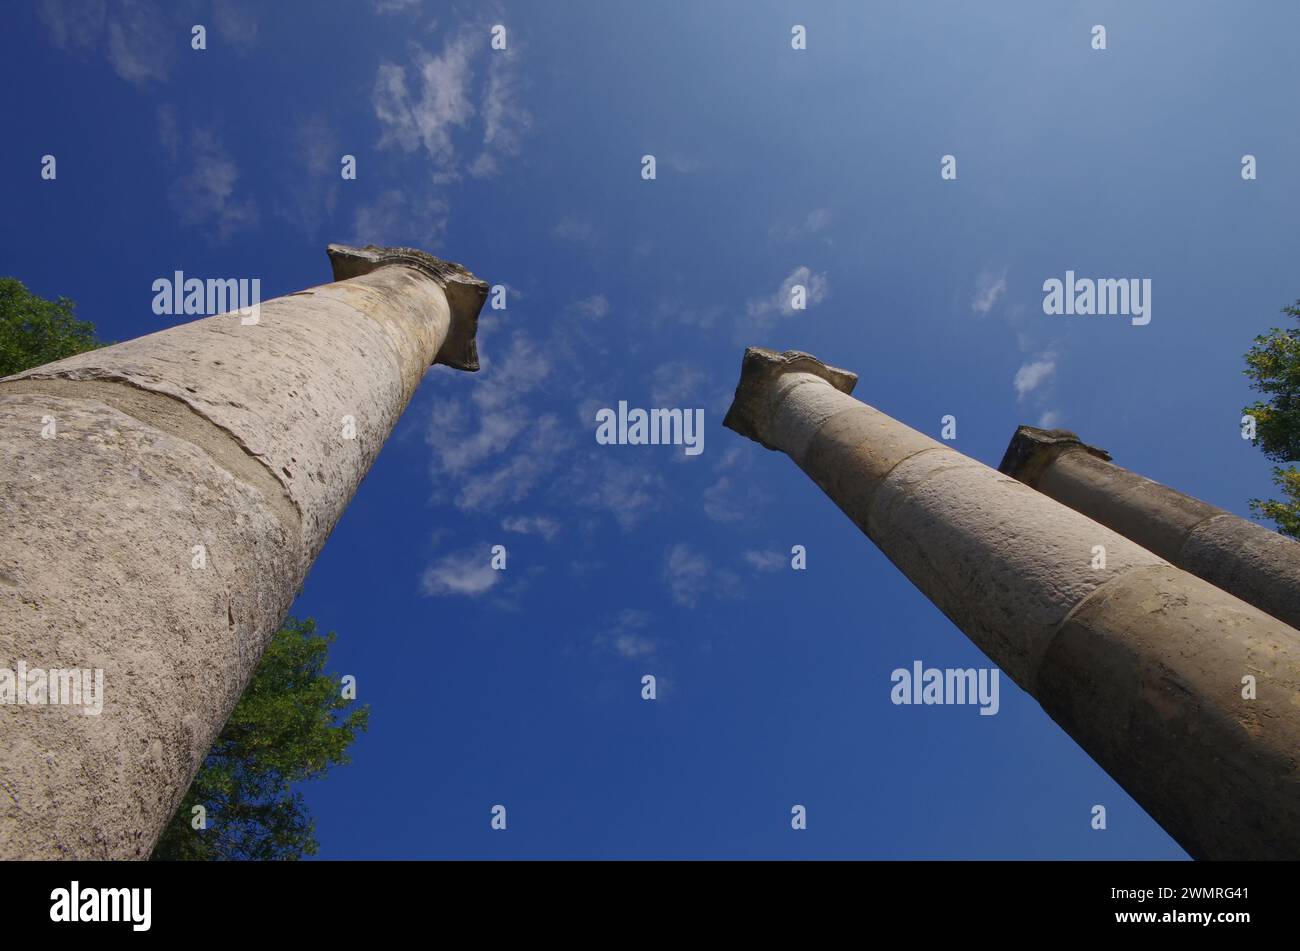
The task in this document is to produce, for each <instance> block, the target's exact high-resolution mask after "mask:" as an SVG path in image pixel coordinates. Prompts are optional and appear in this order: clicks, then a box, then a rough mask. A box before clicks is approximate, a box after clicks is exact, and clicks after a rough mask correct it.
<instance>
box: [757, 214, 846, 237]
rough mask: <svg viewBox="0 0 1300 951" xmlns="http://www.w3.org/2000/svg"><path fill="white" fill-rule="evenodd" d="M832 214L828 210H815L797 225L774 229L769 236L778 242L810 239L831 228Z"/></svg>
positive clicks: (769, 232)
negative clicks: (809, 237)
mask: <svg viewBox="0 0 1300 951" xmlns="http://www.w3.org/2000/svg"><path fill="white" fill-rule="evenodd" d="M830 223H831V213H830V210H829V209H827V208H814V209H813V210H812V211H810V212H808V215H807V217H805V218H804V220H803V221H802V222H800V223H799V224H796V225H788V226H786V227H777V226H774V227H772V228H771V229H770V230H769V231H768V234H769V235H770V236H771V237H772V238H775V239H776V240H778V241H793V240H795V239H796V238H803V237H808V236H811V235H814V234H818V233H820V232H822V231H825V230H826V229H827V228H828V227H830Z"/></svg>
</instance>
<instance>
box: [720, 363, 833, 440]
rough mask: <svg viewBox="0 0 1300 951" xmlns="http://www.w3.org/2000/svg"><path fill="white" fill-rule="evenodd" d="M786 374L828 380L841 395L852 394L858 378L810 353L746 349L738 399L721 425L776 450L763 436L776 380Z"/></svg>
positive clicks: (771, 407)
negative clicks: (807, 375)
mask: <svg viewBox="0 0 1300 951" xmlns="http://www.w3.org/2000/svg"><path fill="white" fill-rule="evenodd" d="M787 373H808V374H811V375H813V376H816V377H820V378H821V379H823V380H825V381H826V382H827V383H829V384H830V385H831V386H833V387H834V388H835V389H837V390H839V391H840V392H841V393H845V394H849V393H852V392H853V387H854V386H856V385H857V382H858V375H857V374H856V373H852V372H850V371H848V370H841V369H840V368H839V367H833V366H830V365H829V364H826V363H823V362H822V361H820V360H818V359H817V358H816V357H814V356H813V355H812V354H810V353H804V352H802V351H800V350H787V351H785V353H777V352H776V351H775V350H767V349H765V348H763V347H747V348H746V349H745V357H744V359H743V360H742V361H741V364H740V382H739V383H737V384H736V396H735V399H733V400H732V402H731V409H729V410H727V415H726V418H724V419H723V420H722V425H723V426H726V427H727V428H728V429H730V430H734V431H735V432H738V433H740V435H742V436H745V437H747V438H749V439H752V440H754V441H755V442H757V443H760V444H762V445H763V446H765V447H766V448H768V449H776V448H777V447H775V446H773V445H771V444H770V443H769V442H768V441H767V440H766V439H765V438H764V436H763V433H764V432H765V431H766V422H767V418H768V416H769V415H770V413H771V411H772V410H773V408H774V407H773V405H772V396H773V394H774V391H775V384H776V383H777V381H778V380H779V379H780V378H781V377H782V376H784V375H785V374H787Z"/></svg>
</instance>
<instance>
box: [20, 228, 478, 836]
mask: <svg viewBox="0 0 1300 951" xmlns="http://www.w3.org/2000/svg"><path fill="white" fill-rule="evenodd" d="M330 255H331V259H332V260H333V261H334V264H335V268H336V271H337V272H341V273H342V274H343V275H345V276H346V277H347V279H346V280H341V281H339V282H338V283H334V284H327V285H322V286H320V287H316V288H312V289H310V290H306V291H301V292H299V293H297V294H292V295H289V296H288V297H282V298H278V299H276V300H272V301H268V302H266V303H264V304H262V305H261V308H260V315H259V319H258V321H257V323H255V324H244V323H242V322H241V319H240V315H238V314H225V315H220V316H216V317H210V318H206V319H204V320H197V321H193V322H191V323H186V324H181V325H179V326H175V327H170V328H168V329H166V330H163V331H160V332H158V333H155V334H150V335H148V336H146V337H142V338H139V339H137V340H132V341H128V342H126V343H122V344H117V345H115V346H112V347H107V348H104V349H102V350H96V351H92V352H90V353H86V354H80V355H78V356H75V357H71V358H69V359H67V360H62V361H59V362H57V363H53V364H49V365H47V366H44V367H40V368H37V369H35V370H32V371H29V372H27V373H23V374H19V375H17V376H15V377H10V378H8V379H5V380H0V667H4V666H9V667H13V666H14V665H15V664H16V663H18V662H19V661H22V662H24V663H26V664H28V665H29V666H32V667H75V668H86V667H89V668H95V667H98V668H102V669H103V670H104V676H105V692H106V703H105V706H104V710H103V712H102V713H101V714H100V715H99V716H84V715H83V714H82V713H81V712H79V711H73V710H69V709H67V708H60V707H37V706H9V705H0V737H3V741H2V742H0V858H18V857H68V858H72V857H76V858H142V857H147V855H148V854H149V852H150V851H151V850H152V847H153V844H154V841H155V839H156V837H157V835H158V833H159V832H160V831H161V829H162V827H163V825H164V824H165V823H166V821H167V820H168V819H169V818H170V815H171V813H172V811H173V810H174V808H175V805H176V803H177V802H178V801H179V798H180V796H181V795H182V794H183V792H184V790H185V788H186V786H187V785H188V783H189V781H190V779H191V778H192V776H193V773H194V771H195V770H196V769H197V767H198V766H199V764H200V763H201V761H202V758H203V756H204V755H205V754H206V752H207V750H208V748H209V747H210V745H211V742H212V740H213V738H214V737H215V736H216V734H217V733H218V732H219V731H220V729H221V727H222V725H223V724H224V723H225V720H226V718H227V717H228V716H229V713H230V710H231V709H232V708H233V706H234V704H235V702H236V701H237V700H238V697H239V695H240V693H241V692H242V691H243V688H244V686H245V684H246V683H247V680H248V677H249V676H250V674H251V672H252V670H253V669H254V667H255V666H256V664H257V662H258V660H259V658H260V656H261V653H262V650H263V649H264V648H265V645H266V643H267V642H268V640H269V638H270V636H271V634H272V633H273V632H274V630H275V628H276V627H277V626H278V624H279V623H280V622H281V620H282V619H283V616H284V613H285V611H286V610H287V609H288V606H289V604H290V603H291V601H292V600H293V597H294V595H295V594H296V592H297V591H298V589H299V587H300V586H301V584H302V580H303V577H304V576H305V574H306V571H307V568H308V567H309V566H310V564H311V562H312V560H313V559H314V558H315V556H316V554H317V553H318V552H319V551H320V548H321V546H322V545H323V544H324V543H325V539H326V538H327V537H328V535H329V532H330V531H331V529H332V528H333V526H334V525H335V523H336V522H337V520H338V518H339V516H340V515H341V514H342V512H343V509H344V508H345V507H346V506H347V503H348V502H349V501H350V499H351V498H352V495H353V493H354V492H355V491H356V488H357V485H358V484H359V483H360V481H361V479H362V478H363V477H364V475H365V473H366V471H367V470H368V469H369V467H370V465H371V463H372V462H373V461H374V459H375V457H376V455H377V454H378V452H379V450H380V448H381V446H382V445H383V442H384V440H385V439H386V438H387V436H388V434H389V432H390V431H391V430H392V427H393V425H394V424H395V423H396V421H397V418H398V417H399V416H400V414H401V412H402V410H403V409H404V408H405V406H406V405H407V403H408V402H409V400H410V398H411V396H412V394H413V393H414V391H415V388H416V387H417V386H418V384H419V382H420V379H421V378H422V376H423V374H424V372H425V371H426V369H427V368H428V367H429V366H430V365H432V364H433V363H435V362H444V363H447V364H449V365H452V366H460V367H464V368H467V369H475V368H477V365H478V364H477V353H476V351H475V347H474V327H475V325H476V321H477V317H478V309H479V307H480V306H481V304H482V302H483V299H484V297H485V295H486V292H487V286H486V285H485V284H484V283H483V282H481V281H478V280H477V279H476V278H474V277H473V275H470V274H469V273H468V272H467V271H465V270H464V269H463V268H461V267H460V266H459V265H452V264H449V263H447V262H441V261H439V260H438V259H436V258H433V257H432V256H430V255H426V254H423V253H422V252H415V251H412V250H410V249H380V248H373V247H372V248H365V249H349V248H344V247H342V246H336V245H335V246H331V248H330ZM448 291H450V297H449V293H448ZM449 340H454V341H455V345H454V351H455V352H453V353H451V354H450V355H444V354H443V349H444V344H445V343H446V342H447V341H449ZM345 417H348V418H350V423H351V426H352V427H354V428H355V436H354V438H348V434H347V433H345V426H346V425H348V424H347V423H345ZM50 418H52V419H53V420H54V421H55V424H56V426H57V436H56V437H55V438H53V439H46V438H42V435H41V432H42V428H43V426H44V421H46V420H48V419H50ZM200 544H201V545H203V546H204V547H205V549H206V555H205V557H206V560H207V565H206V567H205V568H202V569H195V568H192V567H191V558H192V550H193V547H194V546H195V545H200Z"/></svg>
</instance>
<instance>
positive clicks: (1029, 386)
mask: <svg viewBox="0 0 1300 951" xmlns="http://www.w3.org/2000/svg"><path fill="white" fill-rule="evenodd" d="M1055 373H1056V354H1055V353H1053V352H1052V351H1051V350H1047V351H1044V352H1043V353H1041V354H1039V355H1038V356H1037V357H1035V358H1033V359H1032V360H1030V361H1028V362H1026V363H1024V364H1022V365H1021V367H1020V369H1018V370H1017V371H1016V375H1015V378H1014V379H1013V380H1012V384H1013V385H1014V386H1015V388H1016V398H1017V399H1021V400H1023V399H1024V398H1025V397H1026V396H1028V395H1029V394H1030V393H1032V392H1034V390H1036V389H1038V388H1039V387H1040V386H1042V385H1043V384H1044V383H1046V382H1047V381H1048V380H1050V379H1051V378H1052V376H1053V375H1054V374H1055Z"/></svg>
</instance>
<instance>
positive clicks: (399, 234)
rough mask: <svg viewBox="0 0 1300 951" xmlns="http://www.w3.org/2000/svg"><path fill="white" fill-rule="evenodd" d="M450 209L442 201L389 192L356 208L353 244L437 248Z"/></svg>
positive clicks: (391, 190)
mask: <svg viewBox="0 0 1300 951" xmlns="http://www.w3.org/2000/svg"><path fill="white" fill-rule="evenodd" d="M449 213H450V207H449V206H448V204H447V201H446V200H445V199H443V198H437V197H434V196H431V195H426V196H423V197H419V196H416V195H413V194H411V193H410V192H405V191H401V190H399V189H396V188H390V189H387V190H385V191H383V192H381V193H380V194H379V195H378V197H376V198H375V199H374V200H373V201H370V202H365V203H363V204H361V205H358V206H357V209H356V211H355V212H354V213H353V219H352V235H353V236H352V241H353V243H354V244H363V245H364V244H379V245H388V246H399V247H417V248H436V247H438V246H439V245H440V244H442V241H443V238H444V236H445V235H446V233H447V226H448V217H449Z"/></svg>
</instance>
